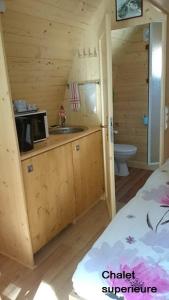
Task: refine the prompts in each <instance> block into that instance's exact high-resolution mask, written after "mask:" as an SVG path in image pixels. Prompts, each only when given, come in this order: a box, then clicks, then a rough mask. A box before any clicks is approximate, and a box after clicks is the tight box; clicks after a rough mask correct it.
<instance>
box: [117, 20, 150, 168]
mask: <svg viewBox="0 0 169 300" xmlns="http://www.w3.org/2000/svg"><path fill="white" fill-rule="evenodd" d="M145 29H148V26H147V25H143V26H136V27H129V28H126V29H120V30H113V31H112V57H113V86H114V128H115V129H117V130H118V134H117V135H115V142H116V143H119V144H131V145H135V146H137V148H138V151H137V154H136V156H135V157H133V158H132V160H134V161H136V162H141V163H143V164H147V126H145V125H144V124H143V116H144V115H147V114H148V83H147V78H148V50H147V49H146V42H145V41H144V39H143V34H144V30H145Z"/></svg>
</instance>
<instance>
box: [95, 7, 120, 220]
mask: <svg viewBox="0 0 169 300" xmlns="http://www.w3.org/2000/svg"><path fill="white" fill-rule="evenodd" d="M103 24H104V25H103V30H102V31H101V33H100V36H99V57H100V78H101V80H100V88H101V107H102V140H103V159H104V179H105V196H106V201H107V205H108V210H109V214H110V217H111V218H113V216H114V215H115V213H116V199H115V180H114V178H115V175H114V138H113V92H112V54H111V15H110V14H108V13H107V14H106V15H105V20H104V22H103ZM104 35H105V37H106V50H107V53H106V55H107V59H106V63H107V100H106V101H108V103H107V104H108V105H107V112H105V107H104V100H105V99H104V97H103V93H102V92H103V76H102V70H103V68H102V52H101V40H102V38H103V36H104ZM104 114H106V117H105V116H104ZM106 144H107V147H108V153H109V155H107V153H106V152H107V151H106ZM107 164H108V168H109V172H107ZM108 190H109V192H108ZM109 198H110V199H109Z"/></svg>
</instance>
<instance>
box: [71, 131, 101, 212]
mask: <svg viewBox="0 0 169 300" xmlns="http://www.w3.org/2000/svg"><path fill="white" fill-rule="evenodd" d="M72 149H73V167H74V180H75V199H76V204H75V209H76V217H77V216H79V215H81V214H82V213H84V212H85V211H86V210H88V209H89V208H90V207H91V206H93V205H94V203H96V201H97V200H99V199H100V197H101V196H102V195H103V193H104V177H103V175H104V172H103V151H102V138H101V132H100V131H98V132H95V133H93V134H90V135H88V136H86V137H84V138H81V139H79V140H77V141H75V142H73V143H72Z"/></svg>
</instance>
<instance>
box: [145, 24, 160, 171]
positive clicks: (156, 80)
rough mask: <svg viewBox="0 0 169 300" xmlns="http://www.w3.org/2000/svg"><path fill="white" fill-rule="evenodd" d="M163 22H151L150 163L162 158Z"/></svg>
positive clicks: (157, 161)
mask: <svg viewBox="0 0 169 300" xmlns="http://www.w3.org/2000/svg"><path fill="white" fill-rule="evenodd" d="M161 76H162V23H161V22H154V23H151V24H150V48H149V126H148V164H149V165H153V164H158V163H159V159H160V147H159V146H160V115H161V80H162V78H161Z"/></svg>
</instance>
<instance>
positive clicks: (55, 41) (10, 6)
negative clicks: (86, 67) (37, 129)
mask: <svg viewBox="0 0 169 300" xmlns="http://www.w3.org/2000/svg"><path fill="white" fill-rule="evenodd" d="M100 2H101V0H99V1H98V0H94V1H91V0H86V1H82V0H81V1H78V0H62V1H57V0H36V1H34V0H29V1H27V0H16V1H11V0H6V3H7V11H6V12H5V14H4V15H3V28H4V37H5V49H6V55H7V62H8V70H9V77H10V84H11V89H12V99H13V100H15V99H26V100H27V101H28V102H30V103H35V104H37V106H38V107H39V108H40V109H45V110H47V112H48V117H49V123H50V124H55V123H56V121H57V119H58V109H59V107H60V104H61V103H62V102H63V99H64V96H65V90H66V84H67V81H68V78H69V73H70V70H71V67H72V61H73V54H74V49H76V48H78V47H79V46H80V41H81V39H82V38H83V37H84V36H85V33H86V31H88V30H89V28H90V25H91V23H92V18H93V16H94V13H95V11H96V10H97V7H98V5H99V3H100Z"/></svg>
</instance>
